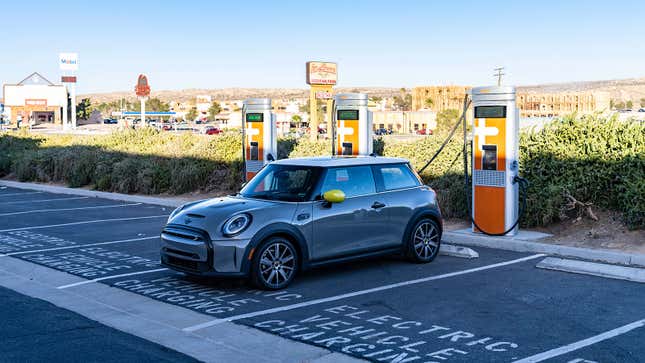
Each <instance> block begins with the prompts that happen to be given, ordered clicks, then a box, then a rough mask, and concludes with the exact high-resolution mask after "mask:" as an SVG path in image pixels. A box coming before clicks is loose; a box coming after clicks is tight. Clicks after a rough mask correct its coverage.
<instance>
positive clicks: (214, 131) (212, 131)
mask: <svg viewBox="0 0 645 363" xmlns="http://www.w3.org/2000/svg"><path fill="white" fill-rule="evenodd" d="M222 132H223V131H222V130H221V129H219V128H217V127H209V128H207V129H206V131H204V133H205V134H206V135H219V134H221V133H222Z"/></svg>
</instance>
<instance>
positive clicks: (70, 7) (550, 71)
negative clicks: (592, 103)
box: [0, 0, 645, 93]
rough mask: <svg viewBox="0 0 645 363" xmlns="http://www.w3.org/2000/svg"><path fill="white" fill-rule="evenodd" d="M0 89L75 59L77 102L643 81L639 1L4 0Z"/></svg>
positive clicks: (644, 27) (642, 6) (642, 7)
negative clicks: (310, 89)
mask: <svg viewBox="0 0 645 363" xmlns="http://www.w3.org/2000/svg"><path fill="white" fill-rule="evenodd" d="M0 35H1V37H0V38H1V43H0V44H1V45H0V46H1V48H0V49H1V51H0V83H14V82H18V81H20V80H21V79H22V78H23V77H24V76H26V75H28V74H29V73H30V72H33V71H38V72H41V73H42V74H43V75H44V76H45V77H48V78H50V80H52V81H56V80H58V79H59V77H60V71H58V68H57V55H58V53H59V52H65V51H67V52H78V53H79V59H80V61H79V63H80V69H79V72H78V77H79V83H78V91H79V92H80V93H86V92H102V91H118V90H131V89H133V86H134V83H135V80H136V77H137V75H138V74H139V73H145V74H147V75H148V78H149V80H150V84H151V86H152V88H153V90H155V89H156V90H160V89H182V88H223V87H305V86H306V85H305V80H304V78H305V75H304V69H305V66H304V63H305V62H306V61H307V60H329V61H335V62H338V63H339V82H338V85H339V86H348V87H351V86H393V87H401V86H405V87H413V86H417V85H433V84H467V85H482V84H489V83H492V82H493V77H492V73H493V70H492V69H493V68H494V67H495V66H498V65H503V66H505V67H506V72H507V74H508V76H507V78H506V82H505V83H507V84H524V85H525V84H536V83H546V82H562V81H575V80H599V79H613V78H630V77H643V76H645V1H642V0H639V1H621V0H616V1H594V0H591V1H573V0H572V1H552V0H540V1H519V0H514V1H448V0H427V1H423V0H419V1H406V0H390V1H379V0H372V1H363V0H359V1H354V0H352V1H349V0H345V1H308V0H301V1H251V0H247V1H193V0H184V1H132V0H130V1H118V0H116V1H115V0H113V1H70V0H65V1H29V0H23V1H6V2H3V4H2V6H0Z"/></svg>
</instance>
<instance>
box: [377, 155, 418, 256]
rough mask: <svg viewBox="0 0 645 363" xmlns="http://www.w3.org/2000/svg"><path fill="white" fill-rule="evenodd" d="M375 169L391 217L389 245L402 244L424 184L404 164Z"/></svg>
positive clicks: (378, 188)
mask: <svg viewBox="0 0 645 363" xmlns="http://www.w3.org/2000/svg"><path fill="white" fill-rule="evenodd" d="M373 169H374V176H375V178H376V181H377V190H378V191H379V192H381V193H382V195H383V199H384V201H385V204H386V207H385V208H384V209H385V212H387V214H388V217H389V221H388V224H389V226H390V228H388V230H387V234H386V238H387V239H388V241H389V243H388V244H389V245H396V244H401V243H402V241H403V234H404V233H405V229H406V227H407V225H408V222H409V221H410V218H412V216H413V214H414V212H415V210H416V209H417V208H418V207H419V188H420V187H421V186H422V183H421V181H420V180H419V178H417V176H416V175H415V174H414V172H413V171H412V170H411V169H410V166H409V165H407V164H404V163H401V164H386V165H377V166H374V168H373Z"/></svg>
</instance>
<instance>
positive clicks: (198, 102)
mask: <svg viewBox="0 0 645 363" xmlns="http://www.w3.org/2000/svg"><path fill="white" fill-rule="evenodd" d="M212 104H213V101H212V98H211V96H209V95H199V96H196V97H195V107H196V108H197V118H198V119H200V120H206V119H207V118H208V109H209V108H210V107H211V105H212ZM191 121H192V120H191Z"/></svg>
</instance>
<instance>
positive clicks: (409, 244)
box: [406, 218, 441, 263]
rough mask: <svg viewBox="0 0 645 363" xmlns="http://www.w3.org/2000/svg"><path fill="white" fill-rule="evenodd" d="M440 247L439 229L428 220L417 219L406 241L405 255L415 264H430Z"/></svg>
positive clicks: (434, 223) (433, 222)
mask: <svg viewBox="0 0 645 363" xmlns="http://www.w3.org/2000/svg"><path fill="white" fill-rule="evenodd" d="M440 247H441V228H440V227H439V225H438V224H437V222H435V221H434V220H432V219H430V218H421V219H419V220H418V221H417V222H416V223H415V224H414V226H413V227H412V230H411V231H410V235H409V236H408V240H407V241H406V255H407V257H408V259H409V260H410V261H412V262H415V263H428V262H432V260H434V259H435V258H436V257H437V255H438V254H439V248H440Z"/></svg>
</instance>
